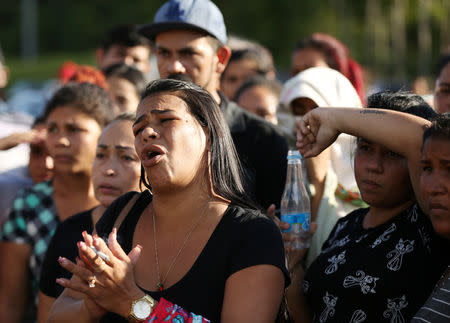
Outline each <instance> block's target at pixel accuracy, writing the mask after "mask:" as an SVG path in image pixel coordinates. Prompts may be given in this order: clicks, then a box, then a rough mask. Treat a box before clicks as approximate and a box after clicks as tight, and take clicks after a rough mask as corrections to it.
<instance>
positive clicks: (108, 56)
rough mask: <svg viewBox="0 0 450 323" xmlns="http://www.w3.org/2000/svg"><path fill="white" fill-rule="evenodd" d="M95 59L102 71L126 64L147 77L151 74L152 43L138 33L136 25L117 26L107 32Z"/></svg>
mask: <svg viewBox="0 0 450 323" xmlns="http://www.w3.org/2000/svg"><path fill="white" fill-rule="evenodd" d="M95 58H96V60H97V65H98V67H99V68H100V69H105V68H107V67H109V66H111V65H114V64H118V63H125V64H127V65H131V66H134V67H136V68H137V69H138V70H140V71H141V72H142V73H144V74H145V75H146V74H148V73H149V72H150V42H149V41H148V39H147V38H145V37H144V36H142V35H140V34H139V33H138V31H137V26H136V25H134V24H124V25H117V26H114V27H113V28H111V29H110V30H109V31H108V32H106V34H105V36H104V38H103V41H102V45H101V47H99V48H97V50H96V51H95Z"/></svg>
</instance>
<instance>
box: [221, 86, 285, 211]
mask: <svg viewBox="0 0 450 323" xmlns="http://www.w3.org/2000/svg"><path fill="white" fill-rule="evenodd" d="M219 94H220V98H221V103H220V107H221V109H222V112H223V115H224V117H225V119H226V121H227V124H228V126H229V128H230V132H231V137H232V138H233V142H234V145H235V147H236V151H237V153H238V155H239V159H240V161H241V163H242V165H243V169H244V177H245V179H244V181H243V182H244V186H245V192H246V194H247V195H248V196H250V197H252V198H253V199H254V200H255V201H256V202H257V203H258V204H259V205H260V206H262V207H263V209H264V210H265V209H267V207H268V206H269V205H270V204H272V203H274V204H276V205H277V207H279V206H280V201H281V195H282V194H283V190H284V183H285V181H286V169H287V161H286V156H287V153H288V145H287V142H286V140H285V139H284V136H283V134H282V133H281V131H280V130H279V129H278V128H276V127H275V126H274V125H273V124H271V123H269V122H267V121H265V120H264V119H262V118H260V117H258V116H256V115H254V114H252V113H250V112H248V111H246V110H244V109H242V108H240V107H239V106H238V105H237V104H236V103H234V102H231V101H228V99H227V98H226V97H225V95H223V94H222V93H220V92H219Z"/></svg>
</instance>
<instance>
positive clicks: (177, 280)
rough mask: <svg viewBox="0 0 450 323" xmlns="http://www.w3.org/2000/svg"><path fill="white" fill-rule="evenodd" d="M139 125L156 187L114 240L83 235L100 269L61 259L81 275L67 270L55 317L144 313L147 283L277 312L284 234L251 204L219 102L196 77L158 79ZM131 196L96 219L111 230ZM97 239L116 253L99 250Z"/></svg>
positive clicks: (224, 313) (193, 297)
mask: <svg viewBox="0 0 450 323" xmlns="http://www.w3.org/2000/svg"><path fill="white" fill-rule="evenodd" d="M133 131H134V134H135V137H136V139H135V146H136V151H137V152H138V155H139V157H140V159H141V161H142V165H143V167H144V168H145V174H146V176H147V178H148V180H149V182H150V183H151V192H152V194H151V193H150V192H149V191H147V192H144V193H142V194H141V195H140V196H139V198H138V200H137V201H136V203H135V204H134V206H133V208H132V209H131V211H130V212H129V214H128V216H127V217H126V219H125V220H124V221H123V222H122V224H121V225H120V226H119V228H118V230H116V229H113V230H112V233H111V234H110V235H109V236H108V243H109V249H108V248H107V247H106V245H105V243H104V242H103V240H101V239H100V238H95V237H94V238H93V239H92V238H91V237H90V236H88V235H85V243H80V244H79V250H80V254H81V255H83V256H84V257H86V258H87V263H88V264H90V265H91V266H92V268H91V270H92V271H89V270H88V269H87V268H83V265H82V263H80V262H78V264H77V265H75V264H73V263H71V262H69V261H68V260H66V259H61V261H60V263H61V264H62V265H63V266H64V267H65V268H67V269H69V270H70V271H71V272H73V273H75V275H74V278H72V280H71V281H67V280H59V283H61V284H62V285H63V286H65V287H68V288H66V290H65V291H64V292H63V294H62V295H61V297H60V298H59V299H58V300H57V301H56V302H55V304H54V306H53V308H52V314H51V317H50V321H52V322H60V321H64V322H69V321H73V322H90V321H95V320H99V319H100V318H102V317H104V316H105V314H106V313H107V312H114V313H116V314H118V315H120V316H122V317H123V318H126V317H128V316H130V315H131V316H130V317H132V318H133V319H136V318H137V317H139V316H138V315H139V313H137V312H136V311H135V307H134V306H132V305H133V301H136V302H138V303H139V304H141V302H144V298H143V296H144V295H145V294H146V293H147V295H149V294H150V296H152V297H153V299H154V300H156V301H157V300H158V299H159V297H164V299H166V298H167V300H169V301H171V302H173V303H175V304H177V305H179V306H181V307H183V308H184V309H185V310H187V311H191V312H194V313H195V314H198V315H202V316H203V317H206V318H207V319H210V320H211V321H213V322H217V321H221V322H273V321H274V320H275V318H276V316H277V312H278V309H279V307H280V303H281V300H282V295H283V289H284V286H285V285H286V284H287V281H288V276H287V273H286V269H285V266H284V252H283V244H282V239H281V234H280V232H279V230H278V228H277V227H276V226H275V225H274V224H273V222H271V220H270V219H268V218H266V217H265V216H263V215H262V214H261V213H259V212H257V211H256V210H254V209H249V208H251V204H250V203H249V202H247V200H246V197H245V193H244V192H243V189H242V183H241V177H240V171H239V169H240V168H239V165H238V162H237V161H238V159H237V157H236V152H235V148H234V146H233V143H232V139H231V137H230V133H229V129H228V127H227V125H226V123H225V120H224V119H223V116H222V114H221V111H220V109H219V107H218V105H217V103H216V102H215V101H214V99H213V98H212V97H211V96H210V95H209V94H208V93H207V92H206V91H205V90H203V89H202V88H200V87H198V86H196V85H194V84H191V83H187V82H182V81H175V80H167V79H166V80H157V81H153V82H151V83H150V84H149V85H148V87H147V89H146V91H145V93H144V95H143V98H142V100H141V102H140V104H139V107H138V110H137V119H136V121H135V123H134V125H133ZM149 187H150V186H149ZM129 199H130V196H128V195H126V196H124V197H123V198H121V199H120V200H118V201H117V202H116V203H114V204H113V205H112V206H111V207H110V208H109V209H108V210H107V212H106V214H105V215H104V217H103V218H102V219H101V220H100V222H99V223H98V226H97V229H98V233H99V234H100V235H104V234H105V235H106V234H108V233H109V231H110V230H111V229H112V227H113V226H114V223H115V218H116V217H117V216H118V212H119V210H121V209H122V208H123V207H124V205H126V204H127V203H128V200H129ZM131 234H132V235H131ZM117 239H118V240H119V242H120V243H121V244H122V247H120V246H119V245H118V244H117V242H116V240H117ZM91 244H94V246H95V247H97V248H100V249H101V251H102V252H104V253H105V254H106V255H107V256H108V257H109V258H110V259H106V260H104V261H103V260H102V259H101V258H100V257H99V256H96V255H95V253H94V252H93V251H92V250H91V249H90V248H88V247H87V245H91ZM122 248H123V249H124V250H125V252H124V251H123V250H122ZM127 252H129V253H128V255H127V254H126V253H127ZM94 273H95V277H94V276H93V275H94ZM88 281H89V283H90V285H91V286H95V287H93V288H90V287H88V283H87V282H88ZM75 291H77V292H75ZM79 292H81V293H79ZM146 299H147V304H148V297H147V298H146ZM152 304H153V302H152ZM143 306H144V305H143ZM151 308H152V309H153V308H154V306H153V305H152V306H151ZM106 315H109V314H106ZM143 319H144V318H141V320H143ZM113 320H114V319H111V321H113ZM114 321H115V320H114Z"/></svg>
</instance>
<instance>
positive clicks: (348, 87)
mask: <svg viewBox="0 0 450 323" xmlns="http://www.w3.org/2000/svg"><path fill="white" fill-rule="evenodd" d="M298 98H309V99H311V100H313V101H314V102H315V103H316V104H317V105H318V106H319V107H329V108H333V107H355V108H361V107H362V104H361V100H360V99H359V96H358V93H357V92H356V90H355V88H354V87H353V85H352V84H351V83H350V81H349V80H348V79H347V78H346V77H345V76H344V75H342V74H341V73H339V72H338V71H336V70H334V69H331V68H328V67H312V68H308V69H306V70H304V71H303V72H301V73H299V74H297V75H296V76H294V77H293V78H291V79H289V80H288V81H287V82H286V83H285V84H284V86H283V91H282V92H281V97H280V102H281V103H282V104H283V105H285V106H287V107H290V105H291V103H292V101H293V100H295V99H298ZM353 142H354V137H353V136H349V135H346V134H341V135H340V136H339V137H338V139H337V140H336V142H335V143H334V144H333V145H332V146H331V166H332V168H333V170H334V171H335V173H336V175H337V178H338V182H339V183H340V184H342V185H343V186H344V188H346V189H355V188H356V187H357V186H356V181H355V176H354V172H353V164H352V156H353Z"/></svg>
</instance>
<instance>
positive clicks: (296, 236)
mask: <svg viewBox="0 0 450 323" xmlns="http://www.w3.org/2000/svg"><path fill="white" fill-rule="evenodd" d="M287 162H288V166H287V176H286V185H285V187H284V192H283V196H282V198H281V221H284V222H287V223H289V224H290V227H289V229H288V230H283V232H285V233H288V234H291V235H292V237H291V238H293V240H292V241H291V242H285V243H286V245H287V246H290V247H293V248H295V249H304V248H309V246H310V245H311V233H310V230H309V226H310V222H311V207H310V202H309V195H308V192H307V191H306V188H305V184H304V183H303V176H302V156H301V155H300V153H299V152H298V150H289V152H288V156H287Z"/></svg>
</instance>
